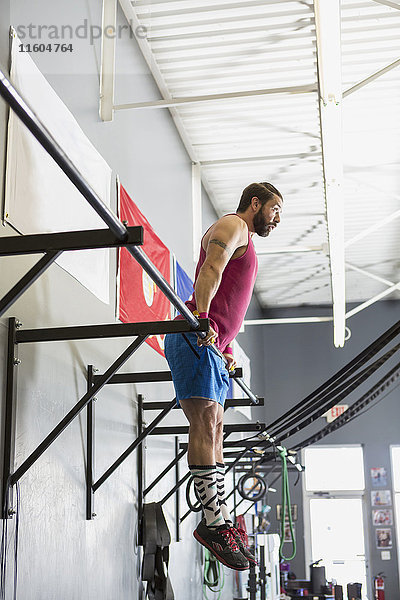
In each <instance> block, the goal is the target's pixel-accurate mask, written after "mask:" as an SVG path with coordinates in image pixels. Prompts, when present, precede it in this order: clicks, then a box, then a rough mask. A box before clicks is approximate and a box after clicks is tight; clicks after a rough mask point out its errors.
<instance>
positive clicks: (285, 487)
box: [277, 446, 296, 560]
mask: <svg viewBox="0 0 400 600" xmlns="http://www.w3.org/2000/svg"><path fill="white" fill-rule="evenodd" d="M277 450H278V452H279V456H280V458H281V460H282V510H281V544H280V546H279V556H280V558H281V559H282V560H293V559H294V557H295V556H296V539H295V535H294V531H293V520H292V506H291V503H290V490H289V473H288V468H287V450H286V448H284V447H283V446H277ZM286 507H287V510H288V521H289V528H290V537H291V544H292V547H293V552H292V555H291V556H285V555H284V554H283V544H284V543H285V525H286Z"/></svg>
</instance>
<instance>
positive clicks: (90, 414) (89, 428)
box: [86, 365, 95, 521]
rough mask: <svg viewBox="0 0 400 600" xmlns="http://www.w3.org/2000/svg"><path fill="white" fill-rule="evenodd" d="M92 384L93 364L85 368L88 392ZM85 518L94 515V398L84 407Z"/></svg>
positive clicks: (91, 517)
mask: <svg viewBox="0 0 400 600" xmlns="http://www.w3.org/2000/svg"><path fill="white" fill-rule="evenodd" d="M92 385H93V365H88V370H87V391H88V392H89V391H90V390H91V388H92ZM86 411H87V412H86V520H87V521H91V520H92V519H93V517H94V494H93V478H94V456H95V452H94V440H95V434H94V424H95V420H94V398H92V400H90V402H89V403H88V405H87V407H86Z"/></svg>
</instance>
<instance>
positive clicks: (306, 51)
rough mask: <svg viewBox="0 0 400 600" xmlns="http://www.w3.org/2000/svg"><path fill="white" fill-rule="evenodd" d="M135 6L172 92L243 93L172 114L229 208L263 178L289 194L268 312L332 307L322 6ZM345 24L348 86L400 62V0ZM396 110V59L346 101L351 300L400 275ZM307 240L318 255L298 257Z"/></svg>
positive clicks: (368, 4) (366, 6) (222, 205)
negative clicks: (321, 87)
mask: <svg viewBox="0 0 400 600" xmlns="http://www.w3.org/2000/svg"><path fill="white" fill-rule="evenodd" d="M326 1H328V0H326ZM124 4H125V3H124ZM396 7H397V8H396ZM124 10H125V13H127V8H126V4H125V6H124ZM129 10H131V11H132V12H131V15H129V16H132V17H134V19H135V20H136V22H139V23H140V24H142V25H144V26H146V27H147V29H148V37H147V41H146V44H148V51H149V56H150V59H151V65H152V70H154V71H153V72H154V73H155V77H156V81H157V83H158V84H159V86H160V82H161V88H162V93H163V96H164V98H166V97H167V98H168V99H171V98H172V99H178V98H198V97H204V96H209V95H215V94H216V95H224V94H231V95H236V96H237V95H238V94H242V95H241V97H230V98H227V97H223V98H219V99H216V100H213V101H206V102H204V101H199V102H193V103H189V104H181V105H179V106H177V107H176V108H173V109H172V111H173V116H174V118H175V121H176V122H178V123H179V127H180V129H181V134H182V131H183V132H184V137H185V142H186V146H187V147H188V146H189V147H190V151H191V156H192V158H193V157H195V160H196V161H198V162H200V163H201V166H202V177H203V181H204V184H205V186H206V189H207V191H208V192H209V195H210V198H211V200H212V202H213V204H214V206H215V208H216V210H217V212H218V213H219V214H220V215H222V214H224V213H226V212H232V211H235V209H236V206H237V203H238V198H239V196H240V192H241V190H242V189H243V188H244V187H245V186H246V185H248V183H250V182H252V181H270V182H271V183H273V184H274V185H275V186H276V187H277V188H278V189H279V190H280V191H281V192H282V193H283V195H284V199H285V203H284V213H283V218H282V223H281V225H280V227H278V229H277V230H276V231H275V232H273V234H272V235H271V237H269V238H267V239H261V238H257V239H256V240H255V243H256V248H257V251H258V252H259V263H260V269H259V276H258V281H257V286H256V291H257V294H258V297H259V300H260V302H261V304H262V306H264V307H274V306H280V307H281V306H298V305H304V304H307V305H309V304H328V305H330V304H331V302H332V294H331V278H330V262H329V256H327V254H326V250H327V247H328V244H327V242H328V239H327V220H326V214H325V198H324V179H323V168H322V156H321V134H320V120H319V102H318V92H317V58H316V34H315V23H314V8H313V2H312V1H311V0H309V1H293V0H270V1H260V0H238V1H236V2H235V1H224V0H203V1H202V2H199V1H198V0H155V1H151V0H135V1H134V2H132V3H131V4H130V8H129ZM127 16H128V15H127ZM341 21H342V79H343V91H346V90H349V89H350V88H351V87H352V86H354V85H355V84H357V83H359V82H360V81H362V80H364V79H366V78H368V77H370V76H371V75H372V74H373V73H375V72H377V71H379V70H381V69H383V68H384V67H386V66H387V65H389V64H391V63H393V62H394V61H396V60H398V59H399V58H400V2H399V1H398V0H396V1H395V0H393V1H386V0H382V1H379V2H378V1H376V0H342V2H341ZM149 56H148V58H149ZM282 88H284V90H282ZM289 88H290V89H289ZM277 89H280V90H281V92H282V93H276V92H275V93H271V90H277ZM132 101H134V99H132ZM399 105H400V68H399V67H397V68H392V69H390V70H388V71H387V72H386V73H385V74H383V75H381V76H380V77H378V78H376V79H375V80H373V81H371V82H369V83H368V85H365V86H364V87H362V88H360V89H358V90H357V91H354V92H353V93H351V94H349V95H347V96H346V97H345V98H344V100H343V121H344V139H343V152H344V169H345V181H344V196H345V210H344V215H343V218H344V221H345V239H346V245H347V246H346V254H345V256H346V299H347V302H361V301H364V300H367V299H369V298H371V297H373V296H375V295H377V294H379V293H381V292H382V291H384V290H385V289H387V288H388V287H389V286H390V285H392V284H393V283H398V282H399V281H400V218H397V219H396V218H395V219H393V220H391V221H389V216H390V215H392V214H393V213H396V211H397V212H399V215H400V171H399V166H400V111H399V108H400V106H399ZM164 110H165V109H164ZM386 217H387V218H388V221H389V222H388V223H387V224H386V225H384V226H382V227H379V226H378V225H379V224H380V221H382V219H384V218H386ZM364 230H368V235H366V236H364V237H363V238H362V239H359V240H358V241H355V242H354V243H350V241H351V240H352V239H353V238H354V237H355V236H357V235H358V234H360V233H361V232H363V231H364ZM299 246H300V247H307V248H311V250H310V251H308V252H296V253H295V252H293V251H288V249H289V250H290V249H292V250H293V249H295V248H298V247H299ZM263 252H264V254H263ZM265 252H268V254H265ZM271 252H277V253H271ZM360 269H361V270H360ZM371 275H372V276H375V277H374V278H373V277H372V276H371ZM396 294H397V297H400V296H399V292H394V293H392V294H391V295H390V296H388V297H390V298H393V297H396Z"/></svg>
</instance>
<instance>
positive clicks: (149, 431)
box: [93, 398, 176, 491]
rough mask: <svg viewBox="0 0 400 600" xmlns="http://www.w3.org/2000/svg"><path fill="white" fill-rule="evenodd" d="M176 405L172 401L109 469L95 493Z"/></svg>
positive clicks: (95, 488) (94, 486)
mask: <svg viewBox="0 0 400 600" xmlns="http://www.w3.org/2000/svg"><path fill="white" fill-rule="evenodd" d="M175 404H176V398H174V399H173V400H171V402H170V403H169V405H168V406H167V408H164V410H163V411H162V412H160V414H159V415H158V416H157V417H156V418H155V419H154V421H152V422H151V423H150V425H149V426H148V427H146V428H145V429H143V431H142V433H141V434H140V435H139V436H138V437H137V438H136V440H135V441H134V442H133V443H132V444H131V445H130V446H129V447H128V448H127V449H126V450H125V452H123V453H122V454H121V456H120V457H119V458H117V460H116V461H115V462H114V463H113V464H112V465H111V467H109V468H108V469H107V471H106V472H105V473H104V475H102V476H101V477H100V478H99V479H98V480H97V481H96V482H95V483H94V484H93V489H94V491H96V490H98V489H99V487H100V486H101V485H103V483H104V482H105V481H106V480H107V479H108V478H109V477H110V475H112V474H113V473H114V471H115V469H117V468H118V467H119V466H120V465H121V464H122V463H123V462H124V460H125V459H126V458H127V457H128V456H129V455H130V454H131V453H132V452H133V451H134V450H136V448H137V447H138V446H139V444H141V443H142V442H143V440H144V439H145V438H146V437H147V436H148V435H149V434H150V433H151V432H152V431H153V429H155V427H157V425H158V423H159V422H160V421H162V420H163V418H164V417H165V416H166V415H167V414H168V413H169V412H170V411H171V410H172V409H173V407H174V406H175Z"/></svg>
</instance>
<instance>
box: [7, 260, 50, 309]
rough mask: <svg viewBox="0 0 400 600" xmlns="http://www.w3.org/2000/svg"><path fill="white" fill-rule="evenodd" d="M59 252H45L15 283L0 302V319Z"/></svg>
mask: <svg viewBox="0 0 400 600" xmlns="http://www.w3.org/2000/svg"><path fill="white" fill-rule="evenodd" d="M60 254H61V251H59V252H56V251H54V252H46V254H45V255H44V256H43V257H42V258H41V259H40V260H39V261H38V262H37V263H36V264H35V265H34V266H33V267H32V268H31V269H29V271H28V272H27V273H26V274H25V275H24V276H23V277H22V278H21V279H20V280H19V281H18V283H16V284H15V285H14V286H13V287H12V288H11V290H10V291H9V292H8V293H7V294H6V295H5V296H4V297H3V298H2V299H1V300H0V317H1V315H3V314H4V313H5V312H6V311H7V310H8V309H9V308H10V306H11V305H12V304H13V303H14V302H15V301H16V300H18V298H19V297H20V296H22V294H23V293H24V292H25V291H26V290H27V289H28V288H29V287H30V286H31V285H32V283H34V282H35V281H36V279H38V278H39V277H40V275H41V274H42V273H44V271H46V269H48V268H49V267H50V265H52V264H53V262H54V261H55V260H56V258H58V256H60Z"/></svg>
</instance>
